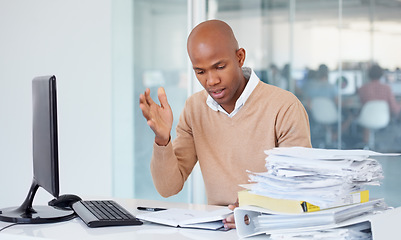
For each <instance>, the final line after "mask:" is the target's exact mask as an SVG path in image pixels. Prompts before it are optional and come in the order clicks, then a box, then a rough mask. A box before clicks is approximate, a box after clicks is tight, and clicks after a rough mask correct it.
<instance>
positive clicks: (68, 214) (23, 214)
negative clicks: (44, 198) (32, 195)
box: [0, 206, 76, 224]
mask: <svg viewBox="0 0 401 240" xmlns="http://www.w3.org/2000/svg"><path fill="white" fill-rule="evenodd" d="M75 216H76V215H75V212H74V211H72V210H59V209H56V208H54V207H50V206H34V207H33V209H31V210H28V211H26V210H25V209H22V208H21V207H20V208H5V209H0V221H3V222H12V223H28V224H38V223H55V222H62V221H68V220H70V219H73V218H75Z"/></svg>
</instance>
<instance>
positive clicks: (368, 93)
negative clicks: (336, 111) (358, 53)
mask: <svg viewBox="0 0 401 240" xmlns="http://www.w3.org/2000/svg"><path fill="white" fill-rule="evenodd" d="M382 76H383V69H382V68H381V67H380V66H379V65H378V64H374V65H372V66H371V67H370V68H369V70H368V77H369V80H370V81H369V82H368V83H366V84H364V85H363V86H362V87H361V88H359V90H358V95H359V98H360V100H361V103H362V106H363V105H364V104H365V103H366V102H368V101H372V100H384V101H386V102H387V103H388V105H389V107H390V110H391V113H392V115H393V116H394V117H398V115H399V114H400V112H401V105H400V104H399V103H398V102H397V101H396V99H395V97H394V94H393V92H392V91H391V88H390V86H388V85H386V84H384V83H381V82H380V78H381V77H382Z"/></svg>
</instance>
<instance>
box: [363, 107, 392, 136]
mask: <svg viewBox="0 0 401 240" xmlns="http://www.w3.org/2000/svg"><path fill="white" fill-rule="evenodd" d="M389 122H390V108H389V106H388V103H387V102H386V101H383V100H374V101H368V102H366V103H365V104H364V105H363V107H362V110H361V113H360V114H359V118H358V123H359V124H360V125H361V126H363V127H365V128H369V129H374V130H375V129H381V128H384V127H386V126H387V125H388V124H389Z"/></svg>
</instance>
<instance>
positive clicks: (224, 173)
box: [151, 82, 311, 205]
mask: <svg viewBox="0 0 401 240" xmlns="http://www.w3.org/2000/svg"><path fill="white" fill-rule="evenodd" d="M207 96H208V95H207V92H206V91H205V90H203V91H201V92H198V93H195V94H194V95H192V96H191V97H190V98H188V100H187V101H186V104H185V107H184V110H183V112H182V114H181V116H180V119H179V123H178V125H177V129H176V130H177V137H176V139H175V140H174V141H173V143H171V142H170V143H169V144H168V145H167V146H158V145H156V144H154V148H153V156H152V161H151V172H152V176H153V182H154V184H155V186H156V189H157V190H158V192H159V193H160V194H161V195H162V196H164V197H168V196H171V195H175V194H177V193H178V192H179V191H180V190H181V189H182V187H183V185H184V182H185V180H186V179H187V177H188V176H189V174H190V173H191V171H192V168H193V167H194V165H195V164H196V162H197V161H199V165H200V167H201V171H202V174H203V179H204V182H205V188H206V194H207V199H208V203H209V204H216V205H228V204H231V203H234V202H235V201H236V199H237V192H238V191H239V190H241V187H239V186H238V184H244V183H248V176H247V173H246V170H250V171H255V172H265V171H266V168H265V158H266V155H265V153H264V150H266V149H271V148H274V147H289V146H303V147H311V142H310V131H309V121H308V116H307V113H306V111H305V109H304V107H303V105H302V104H301V102H300V101H299V100H298V99H297V98H296V97H295V96H294V95H293V94H292V93H290V92H287V91H285V90H282V89H280V88H278V87H275V86H272V85H268V84H265V83H263V82H259V83H258V85H257V86H256V88H255V90H254V91H253V92H252V94H251V95H250V96H249V98H248V100H247V101H246V102H245V104H244V106H243V107H242V108H241V109H240V110H239V112H238V113H237V114H236V115H234V117H232V118H229V117H228V116H227V115H226V114H224V113H221V112H215V111H213V110H212V109H210V108H209V107H208V106H207V104H206V98H207Z"/></svg>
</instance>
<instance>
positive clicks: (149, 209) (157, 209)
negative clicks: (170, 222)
mask: <svg viewBox="0 0 401 240" xmlns="http://www.w3.org/2000/svg"><path fill="white" fill-rule="evenodd" d="M137 209H138V210H142V211H150V212H156V211H163V210H167V209H165V208H151V207H137Z"/></svg>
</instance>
